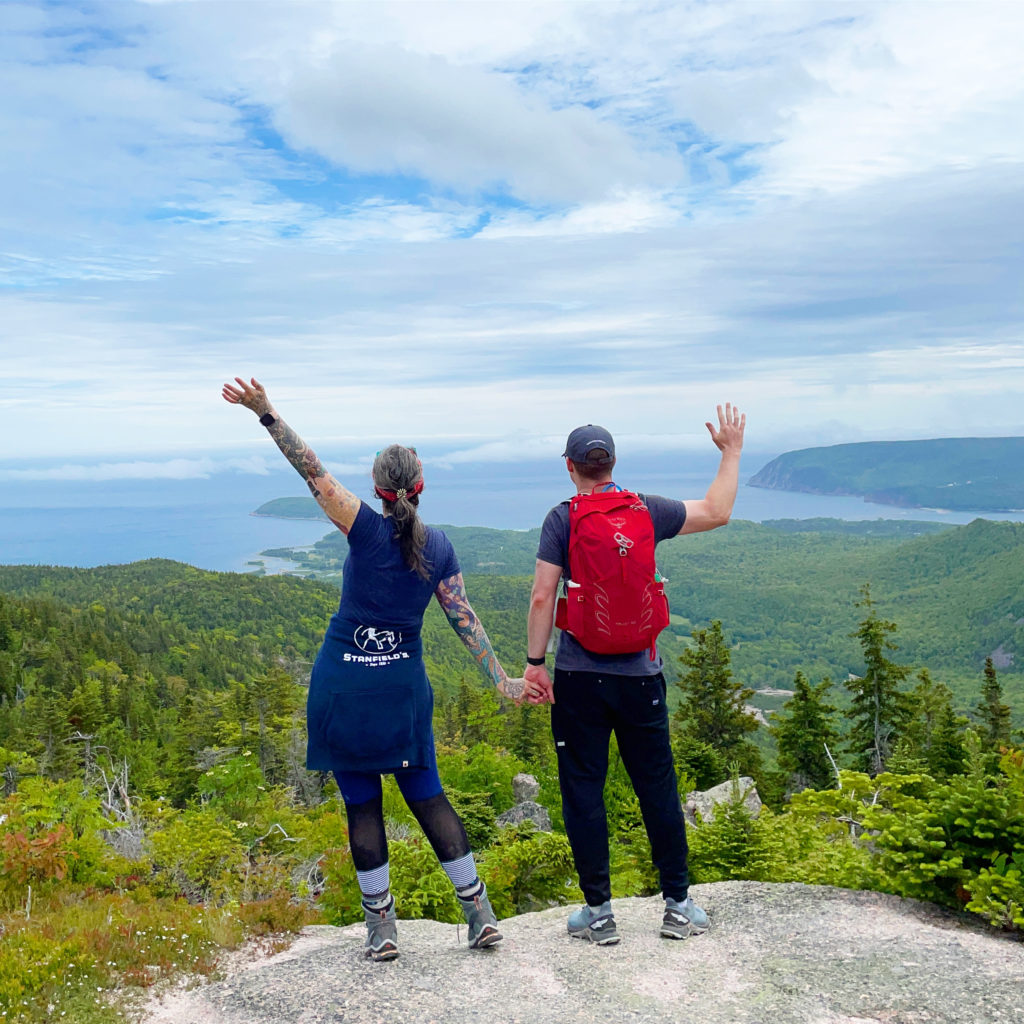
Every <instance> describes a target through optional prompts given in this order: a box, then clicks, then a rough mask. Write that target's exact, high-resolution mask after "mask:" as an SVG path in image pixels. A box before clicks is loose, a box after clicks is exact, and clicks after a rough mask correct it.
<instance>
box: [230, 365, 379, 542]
mask: <svg viewBox="0 0 1024 1024" xmlns="http://www.w3.org/2000/svg"><path fill="white" fill-rule="evenodd" d="M235 380H236V381H237V382H238V387H235V386H234V385H233V384H225V385H224V388H223V390H222V391H221V394H222V395H223V397H224V400H225V401H226V402H230V403H231V404H232V405H244V406H245V408H246V409H251V410H252V411H253V412H254V413H256V415H257V416H260V417H262V416H265V415H270V416H272V417H273V420H274V421H273V423H271V424H270V425H269V426H268V427H267V430H268V431H269V432H270V436H271V437H272V438H273V439H274V441H275V442H277V447H278V448H280V449H281V451H282V452H283V453H284V457H285V458H286V459H287V460H288V461H289V462H290V463H291V464H292V465H293V466H294V467H295V469H296V470H297V471H298V474H299V476H301V477H302V479H303V480H305V481H306V486H307V487H308V488H309V489H310V491H311V492H312V494H313V497H314V498H316V500H317V504H318V505H319V506H320V507H321V508H322V509H323V510H324V512H325V513H326V514H327V517H328V519H330V520H331V522H332V523H334V525H335V526H336V527H337V528H338V529H339V530H341V532H342V533H348V531H349V530H350V529H351V528H352V524H353V523H354V522H355V521H356V513H358V511H359V506H360V505H361V504H362V502H360V500H359V499H358V498H357V497H356V496H355V495H354V494H353V493H352V492H351V491H349V490H346V489H345V488H344V487H342V486H341V484H339V483H338V481H337V480H335V479H334V477H333V476H332V475H331V474H330V473H328V472H327V470H326V469H324V467H323V463H321V461H320V459H319V458H318V457H317V454H316V452H315V451H313V449H312V448H310V447H309V445H307V444H306V442H305V441H303V440H302V438H301V437H299V435H298V434H296V433H295V431H294V430H292V428H291V427H289V426H288V424H287V423H285V421H284V420H283V419H281V417H280V416H278V414H277V410H276V409H275V408H274V407H273V406H272V405H271V404H270V399H269V398H268V397H267V393H266V391H264V389H263V385H262V384H260V383H259V382H258V381H257V380H256V378H255V377H253V378H252V381H251V383H250V384H246V383H245V381H244V380H242V378H241V377H236V378H235Z"/></svg>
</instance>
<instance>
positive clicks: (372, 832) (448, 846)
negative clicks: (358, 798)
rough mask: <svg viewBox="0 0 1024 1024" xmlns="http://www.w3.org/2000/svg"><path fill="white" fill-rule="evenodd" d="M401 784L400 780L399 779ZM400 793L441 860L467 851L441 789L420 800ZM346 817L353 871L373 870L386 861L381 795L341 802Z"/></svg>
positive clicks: (459, 825)
mask: <svg viewBox="0 0 1024 1024" xmlns="http://www.w3.org/2000/svg"><path fill="white" fill-rule="evenodd" d="M399 787H401V780H399ZM402 795H403V796H404V797H405V802H406V803H407V804H408V805H409V810H410V811H412V813H413V815H414V816H415V818H416V820H417V821H418V822H419V825H420V828H421V829H423V834H424V835H425V836H426V837H427V841H428V842H429V843H430V845H431V847H432V848H433V850H434V853H435V854H436V855H437V859H438V860H439V861H440V862H441V863H442V864H444V863H447V862H448V861H452V860H458V859H459V858H460V857H465V856H466V854H467V853H469V840H468V839H467V838H466V829H465V828H464V827H463V824H462V819H461V818H460V817H459V816H458V814H456V813H455V808H454V807H452V805H451V803H450V802H449V800H448V797H446V796H445V795H444V792H443V791H442V792H440V793H437V794H436V795H434V796H431V797H427V798H426V799H422V800H414V799H410V797H409V794H406V793H405V792H404V791H403V793H402ZM345 814H346V815H347V817H348V842H349V846H350V847H351V849H352V863H353V864H354V865H355V868H356V871H373V870H374V869H375V868H379V867H381V865H383V864H386V863H387V860H388V840H387V835H386V834H385V832H384V811H383V797H382V796H379V795H378V796H374V797H372V798H371V799H370V800H364V801H362V802H361V803H357V804H350V803H348V802H347V801H346V802H345Z"/></svg>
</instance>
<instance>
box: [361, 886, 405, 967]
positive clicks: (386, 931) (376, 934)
mask: <svg viewBox="0 0 1024 1024" xmlns="http://www.w3.org/2000/svg"><path fill="white" fill-rule="evenodd" d="M363 916H364V917H365V918H366V947H365V948H366V955H367V956H368V957H369V958H370V959H371V960H394V959H395V957H396V956H398V925H397V924H396V918H395V898H394V896H392V897H391V902H390V903H389V904H388V905H387V906H386V907H385V908H384V909H383V910H369V909H368V908H367V906H366V904H365V903H364V904H363Z"/></svg>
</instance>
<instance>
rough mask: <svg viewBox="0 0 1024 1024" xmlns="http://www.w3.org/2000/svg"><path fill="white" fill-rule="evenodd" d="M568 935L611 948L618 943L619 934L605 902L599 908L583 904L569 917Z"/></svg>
mask: <svg viewBox="0 0 1024 1024" xmlns="http://www.w3.org/2000/svg"><path fill="white" fill-rule="evenodd" d="M568 928H569V934H570V935H571V936H573V938H576V939H586V940H587V942H593V943H596V944H597V945H598V946H613V945H615V943H616V942H618V941H619V933H618V930H617V929H616V927H615V918H614V917H613V916H612V905H611V903H609V902H607V901H605V902H604V903H602V904H601V906H600V907H597V908H596V909H595V908H594V907H588V906H586V905H585V904H584V905H583V906H582V907H580V909H579V910H574V911H573V912H572V913H571V914H570V915H569V924H568Z"/></svg>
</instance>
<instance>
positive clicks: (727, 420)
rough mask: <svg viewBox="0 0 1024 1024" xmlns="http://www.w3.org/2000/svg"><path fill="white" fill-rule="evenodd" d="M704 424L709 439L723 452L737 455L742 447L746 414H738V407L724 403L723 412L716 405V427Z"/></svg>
mask: <svg viewBox="0 0 1024 1024" xmlns="http://www.w3.org/2000/svg"><path fill="white" fill-rule="evenodd" d="M704 426H706V427H707V428H708V430H709V431H710V432H711V440H712V441H714V442H715V447H716V448H718V450H719V451H720V452H721V453H722V454H723V455H727V454H734V455H739V453H740V451H741V450H742V448H743V431H744V429H745V428H746V426H747V414H746V413H744V414H743V415H742V416H741V415H740V411H739V409H737V408H736V406H734V405H733V404H732V403H731V402H726V403H725V412H724V413H723V412H722V407H721V406H718V429H717V430H716V429H715V427H714V425H713V424H711V423H705V424H704Z"/></svg>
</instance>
